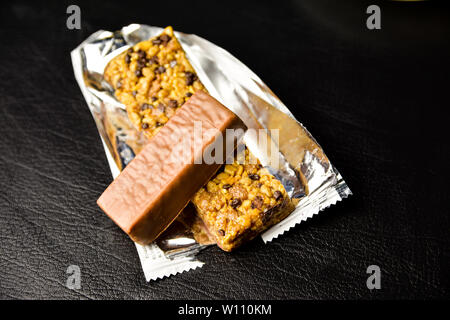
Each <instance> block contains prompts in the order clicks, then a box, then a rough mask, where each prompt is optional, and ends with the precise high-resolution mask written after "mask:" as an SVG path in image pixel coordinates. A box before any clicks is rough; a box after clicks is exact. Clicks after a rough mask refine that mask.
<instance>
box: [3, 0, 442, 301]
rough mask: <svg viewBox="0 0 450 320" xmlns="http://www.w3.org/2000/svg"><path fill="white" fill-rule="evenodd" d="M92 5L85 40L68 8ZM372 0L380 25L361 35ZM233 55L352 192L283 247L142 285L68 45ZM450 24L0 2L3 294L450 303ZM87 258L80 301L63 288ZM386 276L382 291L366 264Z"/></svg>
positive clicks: (273, 8)
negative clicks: (184, 40) (135, 33)
mask: <svg viewBox="0 0 450 320" xmlns="http://www.w3.org/2000/svg"><path fill="white" fill-rule="evenodd" d="M72 3H73V4H78V5H79V6H80V7H81V18H82V22H81V26H82V28H81V30H68V29H67V28H66V19H67V17H68V15H67V14H66V8H67V6H68V5H69V4H72ZM372 3H377V4H378V5H379V6H380V7H381V12H382V29H381V30H373V31H371V30H368V29H367V28H366V18H367V16H368V15H367V14H366V8H367V6H368V5H369V4H372ZM133 22H137V23H145V24H150V25H156V26H166V25H173V27H174V28H175V29H176V30H180V31H183V32H186V33H195V34H197V35H199V36H202V37H204V38H206V39H208V40H210V41H212V42H213V43H215V44H217V45H219V46H221V47H223V48H225V49H226V50H228V51H229V52H231V53H232V54H233V55H235V56H236V57H237V58H238V59H240V60H241V61H242V62H244V63H245V64H246V65H247V66H249V67H250V69H252V70H253V71H254V72H255V73H256V74H258V75H259V76H260V77H261V78H262V79H263V80H264V81H265V82H266V83H267V84H268V85H269V87H270V88H271V89H272V90H273V91H274V92H275V93H276V94H277V95H278V96H279V97H280V98H281V100H282V101H283V102H284V103H285V104H286V105H287V106H288V107H289V108H290V109H291V110H292V112H293V113H294V114H295V115H296V117H297V118H298V119H299V120H300V121H301V122H303V124H304V125H305V126H306V127H307V128H308V129H309V130H310V131H311V132H312V134H313V135H314V136H315V138H316V139H317V140H318V141H319V143H320V144H321V145H322V147H324V149H325V151H326V153H327V155H328V156H329V158H330V159H331V160H332V162H333V163H334V165H335V166H336V167H337V168H338V169H339V171H340V172H341V173H342V175H343V176H344V178H345V180H346V181H347V182H348V184H349V186H350V188H351V189H352V191H353V193H354V195H353V196H352V197H351V198H349V199H347V200H345V201H343V202H340V203H338V204H337V205H336V206H333V207H331V208H329V209H327V210H325V211H324V212H322V213H321V214H320V215H319V216H316V217H315V218H314V219H310V220H308V221H307V222H305V223H302V224H301V225H298V226H297V227H295V228H294V229H292V230H290V231H289V232H288V233H287V234H285V235H284V236H282V237H280V238H279V239H276V240H275V241H274V242H272V243H270V244H267V245H264V244H263V243H262V242H261V241H260V240H256V241H253V242H252V243H250V244H248V245H246V246H244V247H243V248H242V249H240V250H238V251H236V252H234V253H232V254H229V253H225V252H222V251H221V250H219V249H218V248H215V247H213V248H209V249H207V250H205V251H204V252H203V253H201V255H200V259H201V260H202V261H204V262H206V264H205V266H204V267H203V268H201V269H197V270H193V271H190V272H187V273H183V274H179V275H176V276H172V277H170V278H166V279H164V280H158V281H156V282H150V283H147V282H146V281H145V279H144V275H143V273H142V270H141V266H140V262H139V259H138V256H137V252H136V250H135V247H134V245H133V243H132V242H131V241H130V240H129V239H128V238H127V236H126V235H125V234H124V233H122V232H121V231H120V230H119V228H118V227H116V226H115V225H114V223H113V222H112V221H110V220H109V219H108V218H107V217H106V215H104V214H103V213H102V212H101V211H100V209H99V208H98V207H97V206H96V204H95V201H96V199H97V198H98V197H99V195H100V194H101V193H102V191H103V190H104V189H105V188H106V187H107V185H108V184H109V183H110V182H111V180H112V177H111V174H110V171H109V167H108V165H107V161H106V157H105V154H104V151H103V147H102V144H101V141H100V139H99V136H98V133H97V130H96V127H95V124H94V121H93V120H92V117H91V115H90V113H89V110H88V107H87V105H86V103H85V101H84V100H83V97H82V95H81V92H80V90H79V88H78V85H77V83H76V82H75V79H74V76H73V70H72V65H71V61H70V51H71V50H72V49H74V48H75V47H76V46H77V45H78V44H79V43H80V42H82V41H83V40H84V39H85V38H86V37H88V36H89V35H90V34H91V33H93V32H95V31H97V30H99V29H104V30H116V29H119V28H120V27H122V26H124V25H127V24H129V23H133ZM449 25H450V21H449V19H448V14H447V13H446V10H445V8H444V7H443V6H442V4H440V3H436V2H432V1H430V2H426V3H393V2H387V1H384V2H383V1H378V2H375V1H371V2H367V1H323V0H321V1H318V0H309V1H272V2H268V1H267V2H264V1H237V2H236V1H226V2H213V1H207V2H206V1H205V2H202V3H200V2H196V1H183V2H180V3H177V2H173V1H162V2H158V1H150V0H146V1H137V2H131V1H121V2H119V1H115V2H111V1H109V2H105V3H100V2H95V1H85V2H78V1H73V2H65V1H53V2H37V1H34V2H29V3H27V2H21V1H16V2H9V3H7V2H2V3H1V13H0V26H1V28H0V35H1V37H0V46H1V50H0V164H1V173H0V298H6V299H9V298H52V299H57V298H63V299H66V298H72V299H85V298H88V299H89V298H94V299H104V298H121V299H135V298H137V299H157V298H159V299H167V298H170V299H177V298H178V299H191V298H192V299H199V298H222V299H226V298H234V299H272V298H273V299H302V298H307V299H335V298H337V299H353V298H364V299H380V298H390V299H397V298H449V271H450V263H449V261H450V253H449V246H450V238H449V229H450V218H449V205H448V201H449V199H448V194H449V192H448V191H449V188H448V182H447V181H448V179H449V174H448V171H449V169H448V164H449V160H450V158H449V144H448V141H447V138H448V136H449V135H448V133H447V128H448V127H449V120H448V116H447V114H448V112H447V109H448V107H449V102H448V92H449V88H450V87H449V76H448V75H449V71H450V70H449V62H448V60H449V58H450V55H449V53H450V50H449V42H448V35H449V34H448V31H449ZM72 264H75V265H79V266H80V268H81V273H82V287H81V289H80V290H70V289H68V288H66V285H65V284H66V279H67V276H68V275H67V274H66V269H67V267H68V266H69V265H72ZM372 264H376V265H378V266H380V268H381V272H382V278H381V286H382V288H381V289H380V290H373V291H370V290H368V289H367V287H366V279H367V277H368V274H366V268H367V267H368V266H369V265H372Z"/></svg>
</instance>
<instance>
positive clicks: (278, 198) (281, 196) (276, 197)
mask: <svg viewBox="0 0 450 320" xmlns="http://www.w3.org/2000/svg"><path fill="white" fill-rule="evenodd" d="M273 196H274V197H275V200H277V201H278V200H280V199H282V198H283V194H282V193H281V191H278V190H277V191H275V192H274V193H273Z"/></svg>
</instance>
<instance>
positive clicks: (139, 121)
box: [104, 27, 206, 137]
mask: <svg viewBox="0 0 450 320" xmlns="http://www.w3.org/2000/svg"><path fill="white" fill-rule="evenodd" d="M104 77H105V79H106V81H108V82H109V83H110V84H111V85H112V86H113V88H114V90H115V91H114V92H115V95H116V97H117V99H118V100H119V101H120V102H122V103H123V104H124V105H125V106H126V109H127V112H128V117H129V118H130V120H131V122H132V123H133V125H134V126H135V127H136V128H137V129H138V130H142V131H144V133H145V135H146V136H147V137H152V136H153V135H155V134H156V133H157V132H158V131H159V129H160V128H161V127H162V126H163V125H164V124H166V123H167V121H168V120H169V119H170V118H171V117H172V116H173V115H174V114H175V112H176V110H177V109H178V108H179V107H181V106H182V105H183V104H184V103H185V102H186V100H187V99H189V97H190V96H192V94H194V93H195V92H196V91H197V90H204V91H205V92H206V89H205V88H204V86H203V85H202V83H201V82H200V80H199V79H198V77H197V74H196V73H195V71H194V69H193V68H192V66H191V64H190V63H189V61H188V59H187V58H186V54H185V52H184V51H183V49H182V47H181V45H180V43H179V42H178V40H177V38H176V37H175V35H174V33H173V29H172V27H167V28H165V29H164V31H163V32H162V33H161V34H160V35H159V36H156V37H153V38H151V39H149V40H146V41H142V42H139V43H137V44H136V45H134V46H133V47H131V48H130V49H128V50H127V51H125V52H123V53H122V54H120V55H118V56H117V57H115V58H114V59H112V60H111V61H110V63H109V64H108V65H107V66H106V68H105V72H104Z"/></svg>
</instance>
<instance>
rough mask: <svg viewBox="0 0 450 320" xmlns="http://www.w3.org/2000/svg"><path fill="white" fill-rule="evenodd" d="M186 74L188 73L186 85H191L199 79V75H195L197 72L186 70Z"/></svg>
mask: <svg viewBox="0 0 450 320" xmlns="http://www.w3.org/2000/svg"><path fill="white" fill-rule="evenodd" d="M185 74H186V85H188V86H190V85H192V84H193V83H194V81H195V80H197V76H196V75H195V73H193V72H190V71H186V72H185Z"/></svg>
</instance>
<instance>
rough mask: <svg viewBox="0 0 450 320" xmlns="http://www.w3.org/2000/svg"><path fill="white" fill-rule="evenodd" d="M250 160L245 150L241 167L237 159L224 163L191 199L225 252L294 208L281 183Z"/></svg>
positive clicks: (257, 162) (250, 237)
mask: <svg viewBox="0 0 450 320" xmlns="http://www.w3.org/2000/svg"><path fill="white" fill-rule="evenodd" d="M252 158H253V157H252ZM250 159H251V158H250V153H249V152H248V150H247V149H246V150H245V161H244V162H243V164H239V161H238V160H237V159H235V161H234V163H233V164H226V165H225V166H224V167H223V170H221V172H220V173H218V174H217V175H216V176H215V177H214V178H213V179H211V180H210V181H209V182H208V183H207V184H206V186H205V187H203V188H202V189H200V190H199V191H198V192H197V193H196V195H195V196H194V198H193V200H192V202H193V203H194V205H195V207H196V208H197V212H198V214H199V216H200V217H201V218H202V220H203V221H204V223H205V225H206V227H207V229H208V230H209V232H210V234H211V236H212V237H214V238H215V240H216V242H217V244H218V245H219V247H221V248H222V249H223V250H225V251H231V250H233V249H234V248H236V247H238V246H239V245H241V244H242V243H243V242H245V241H248V240H250V239H252V238H254V237H255V236H257V235H258V234H259V233H260V232H262V231H264V230H265V229H267V228H269V227H270V226H272V225H274V224H276V223H278V222H279V221H281V220H282V219H284V218H285V217H286V216H287V215H288V214H289V213H290V212H291V211H292V210H293V208H294V207H293V204H292V202H291V200H290V199H289V196H288V195H287V193H286V190H285V189H284V187H283V185H282V184H281V182H280V181H279V180H277V179H276V178H275V177H274V176H273V175H271V174H270V173H269V172H268V170H267V169H265V168H263V167H262V166H261V164H260V163H259V161H257V160H256V161H250ZM253 159H254V158H253ZM241 162H242V161H241ZM255 162H256V163H255Z"/></svg>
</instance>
